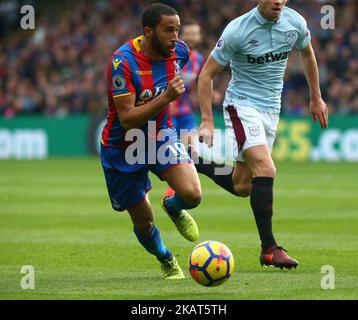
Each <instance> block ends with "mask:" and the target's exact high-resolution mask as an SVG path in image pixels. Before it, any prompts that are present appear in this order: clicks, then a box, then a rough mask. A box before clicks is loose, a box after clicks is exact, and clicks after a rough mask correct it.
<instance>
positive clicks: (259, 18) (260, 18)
mask: <svg viewBox="0 0 358 320" xmlns="http://www.w3.org/2000/svg"><path fill="white" fill-rule="evenodd" d="M281 14H282V12H281ZM254 15H255V18H256V20H257V21H258V22H259V23H260V24H275V23H280V20H281V15H280V17H279V18H278V20H277V21H272V20H267V19H266V18H264V17H263V16H262V15H261V13H260V11H259V6H257V7H256V9H255V13H254Z"/></svg>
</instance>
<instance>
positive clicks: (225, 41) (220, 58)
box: [211, 24, 238, 66]
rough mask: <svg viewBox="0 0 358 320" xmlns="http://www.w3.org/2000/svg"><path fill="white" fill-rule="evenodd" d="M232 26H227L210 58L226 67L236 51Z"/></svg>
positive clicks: (235, 39)
mask: <svg viewBox="0 0 358 320" xmlns="http://www.w3.org/2000/svg"><path fill="white" fill-rule="evenodd" d="M232 27H233V25H232V24H229V25H228V26H227V27H226V28H225V30H224V32H223V34H222V35H221V37H220V39H219V40H218V42H217V43H216V46H215V48H214V49H213V50H212V51H211V56H212V57H213V58H214V59H215V60H216V62H218V63H219V64H221V65H223V66H226V65H227V64H228V63H229V62H230V60H231V58H232V57H233V55H234V54H235V52H236V51H237V48H236V47H237V42H238V41H237V37H236V36H234V33H233V31H232V29H233V28H232Z"/></svg>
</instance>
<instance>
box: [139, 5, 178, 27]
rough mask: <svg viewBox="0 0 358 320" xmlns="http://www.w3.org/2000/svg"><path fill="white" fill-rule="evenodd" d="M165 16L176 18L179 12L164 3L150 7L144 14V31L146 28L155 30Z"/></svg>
mask: <svg viewBox="0 0 358 320" xmlns="http://www.w3.org/2000/svg"><path fill="white" fill-rule="evenodd" d="M163 15H164V16H176V15H178V12H177V11H176V10H175V9H174V8H172V7H170V6H168V5H166V4H163V3H153V4H152V5H150V6H148V7H147V8H146V9H145V10H144V11H143V13H142V26H143V29H144V27H150V28H155V27H156V26H157V25H158V24H159V22H160V20H161V19H162V16H163Z"/></svg>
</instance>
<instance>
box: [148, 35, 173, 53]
mask: <svg viewBox="0 0 358 320" xmlns="http://www.w3.org/2000/svg"><path fill="white" fill-rule="evenodd" d="M152 47H153V49H154V51H155V52H156V53H158V54H160V55H161V56H163V57H164V58H169V57H171V55H172V53H171V52H170V51H166V50H165V48H164V47H163V45H162V44H161V43H160V41H159V39H158V37H157V35H156V34H154V36H153V38H152Z"/></svg>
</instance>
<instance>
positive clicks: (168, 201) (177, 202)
mask: <svg viewBox="0 0 358 320" xmlns="http://www.w3.org/2000/svg"><path fill="white" fill-rule="evenodd" d="M164 201H165V207H166V208H167V210H168V213H169V214H170V215H171V216H172V217H173V218H175V217H176V216H178V214H179V213H180V210H182V209H193V208H195V207H196V205H190V204H188V203H186V202H185V201H184V200H183V199H182V198H181V197H180V196H179V195H178V194H174V196H171V197H167V198H165V200H164Z"/></svg>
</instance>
